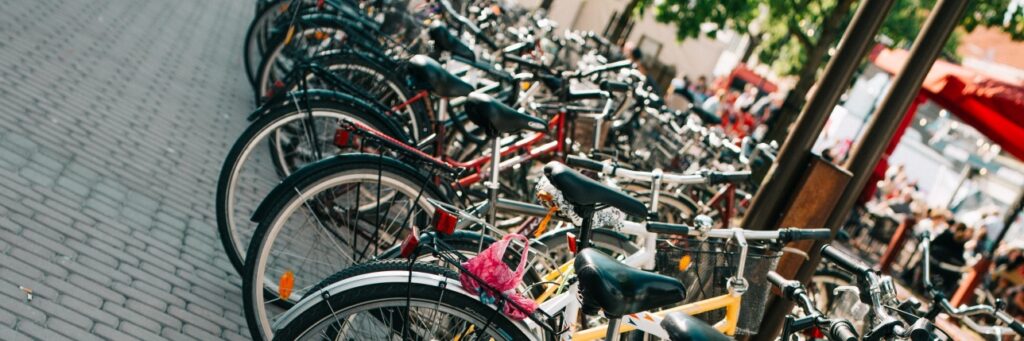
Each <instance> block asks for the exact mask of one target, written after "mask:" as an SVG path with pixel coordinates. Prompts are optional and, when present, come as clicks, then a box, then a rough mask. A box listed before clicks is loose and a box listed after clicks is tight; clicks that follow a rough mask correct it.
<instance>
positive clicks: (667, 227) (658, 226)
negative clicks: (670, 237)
mask: <svg viewBox="0 0 1024 341" xmlns="http://www.w3.org/2000/svg"><path fill="white" fill-rule="evenodd" d="M647 231H648V232H651V233H661V234H674V235H689V234H690V231H691V229H690V227H689V226H686V225H682V224H669V223H660V222H653V221H652V222H647Z"/></svg>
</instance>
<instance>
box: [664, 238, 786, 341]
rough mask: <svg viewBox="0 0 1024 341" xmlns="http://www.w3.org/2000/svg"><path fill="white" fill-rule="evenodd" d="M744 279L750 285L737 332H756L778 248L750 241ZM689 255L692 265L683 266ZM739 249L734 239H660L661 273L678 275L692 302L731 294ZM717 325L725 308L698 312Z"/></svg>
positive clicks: (689, 300) (700, 315)
mask: <svg viewBox="0 0 1024 341" xmlns="http://www.w3.org/2000/svg"><path fill="white" fill-rule="evenodd" d="M747 243H748V246H747V260H746V264H745V270H744V278H746V279H747V282H748V284H749V287H748V288H747V291H746V292H745V293H744V294H743V303H742V306H741V307H740V318H739V323H738V324H737V328H736V334H738V335H752V334H756V333H757V330H758V327H759V326H760V324H761V318H762V315H764V308H765V305H766V303H767V301H768V296H769V295H770V289H771V284H769V283H768V271H771V270H774V269H775V265H777V264H778V261H779V257H781V256H782V252H781V251H780V249H779V248H778V247H775V246H771V245H766V244H760V243H754V242H750V241H748V242H747ZM684 257H688V260H689V262H688V263H689V266H688V267H686V268H685V269H681V265H682V264H684V263H686V261H685V260H683V259H684ZM739 258H740V248H739V246H738V245H736V243H735V241H732V240H729V241H726V240H721V239H707V240H705V241H703V242H702V241H698V240H697V239H694V238H692V237H688V238H681V239H671V240H658V256H657V265H656V266H657V269H658V272H660V273H662V274H665V275H668V276H673V277H675V278H678V279H679V280H680V281H682V282H683V285H685V286H686V300H685V301H684V302H683V303H684V304H686V303H693V302H697V301H701V300H704V299H708V298H712V297H715V296H720V295H724V294H727V293H728V287H727V280H728V279H729V277H730V276H733V274H734V273H735V272H736V268H737V267H738V266H739ZM697 317H699V318H701V319H703V320H705V321H706V322H708V323H711V324H714V323H715V322H718V321H720V320H722V319H723V318H724V317H725V309H717V310H713V311H710V312H707V313H703V314H699V315H697Z"/></svg>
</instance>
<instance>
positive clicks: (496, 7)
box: [491, 5, 501, 15]
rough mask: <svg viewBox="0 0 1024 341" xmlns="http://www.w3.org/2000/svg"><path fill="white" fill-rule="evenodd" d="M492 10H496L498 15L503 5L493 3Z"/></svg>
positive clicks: (495, 12)
mask: <svg viewBox="0 0 1024 341" xmlns="http://www.w3.org/2000/svg"><path fill="white" fill-rule="evenodd" d="M491 12H494V14H496V15H501V6H498V5H491Z"/></svg>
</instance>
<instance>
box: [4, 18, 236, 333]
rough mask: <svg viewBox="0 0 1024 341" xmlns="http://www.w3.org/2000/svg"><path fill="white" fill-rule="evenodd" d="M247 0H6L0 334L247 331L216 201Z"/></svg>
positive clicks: (231, 130) (230, 130) (232, 127)
mask: <svg viewBox="0 0 1024 341" xmlns="http://www.w3.org/2000/svg"><path fill="white" fill-rule="evenodd" d="M252 3H253V1H252V0H219V1H210V0H173V1H171V0H78V1H61V0H33V1H25V0H0V8H3V10H0V340H5V341H6V340H23V339H24V340H33V339H35V340H65V339H69V340H104V339H114V340H132V339H143V340H152V339H174V340H196V339H200V340H210V339H227V340H245V339H248V338H249V337H248V331H247V330H246V329H245V326H244V323H245V321H244V318H243V317H242V309H241V294H240V290H241V288H240V286H241V285H240V279H239V278H238V276H237V275H235V273H234V270H233V269H232V268H231V266H230V264H229V263H228V261H227V259H226V258H225V257H224V255H223V252H224V251H223V250H222V248H221V246H220V242H219V241H218V240H217V234H216V230H215V222H214V212H213V199H214V184H215V183H216V179H217V178H216V177H217V174H218V172H219V169H220V165H221V162H222V160H223V157H224V156H225V154H226V153H227V148H228V146H229V144H230V143H231V142H233V141H234V139H235V138H236V137H237V135H238V134H239V133H240V132H241V131H242V129H244V127H245V124H246V122H245V116H246V114H247V112H248V111H249V110H250V109H251V104H250V96H251V92H250V90H248V86H247V84H246V82H245V75H244V74H243V71H242V65H241V53H240V52H241V44H242V39H243V36H244V33H245V29H246V26H247V25H248V21H249V20H250V19H251V17H252V14H253V6H252ZM19 286H23V287H28V288H32V289H33V292H34V295H33V296H34V297H33V299H32V300H31V301H29V300H27V299H26V295H25V294H24V293H23V292H22V290H21V289H20V288H19Z"/></svg>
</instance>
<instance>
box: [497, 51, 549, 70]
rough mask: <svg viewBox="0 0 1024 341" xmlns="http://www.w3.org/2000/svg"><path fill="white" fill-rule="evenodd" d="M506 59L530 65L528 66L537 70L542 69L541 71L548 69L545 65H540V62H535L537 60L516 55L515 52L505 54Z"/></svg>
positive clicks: (526, 65)
mask: <svg viewBox="0 0 1024 341" xmlns="http://www.w3.org/2000/svg"><path fill="white" fill-rule="evenodd" d="M505 60H506V61H510V62H514V63H516V64H519V65H522V66H524V67H528V68H531V69H536V70H541V71H546V70H547V68H546V67H544V66H543V65H540V64H538V63H535V62H533V61H531V60H527V59H525V58H522V57H519V56H517V55H514V54H506V55H505Z"/></svg>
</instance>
